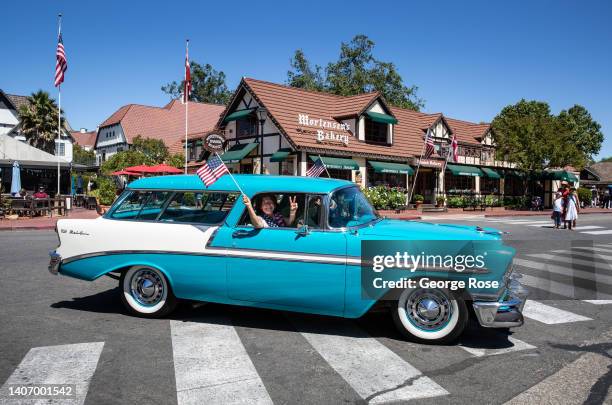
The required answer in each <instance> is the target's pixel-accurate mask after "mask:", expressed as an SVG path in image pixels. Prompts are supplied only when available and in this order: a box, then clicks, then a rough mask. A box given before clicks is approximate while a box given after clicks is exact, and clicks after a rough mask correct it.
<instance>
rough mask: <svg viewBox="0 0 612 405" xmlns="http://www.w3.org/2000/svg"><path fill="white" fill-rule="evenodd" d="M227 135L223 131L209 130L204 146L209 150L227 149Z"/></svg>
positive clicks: (205, 136) (221, 150) (217, 151)
mask: <svg viewBox="0 0 612 405" xmlns="http://www.w3.org/2000/svg"><path fill="white" fill-rule="evenodd" d="M225 143H226V140H225V136H223V134H222V133H221V132H217V131H214V132H209V133H208V134H206V135H204V139H203V142H202V146H203V147H204V149H206V150H207V151H209V152H213V153H215V152H216V153H219V152H223V151H224V150H225Z"/></svg>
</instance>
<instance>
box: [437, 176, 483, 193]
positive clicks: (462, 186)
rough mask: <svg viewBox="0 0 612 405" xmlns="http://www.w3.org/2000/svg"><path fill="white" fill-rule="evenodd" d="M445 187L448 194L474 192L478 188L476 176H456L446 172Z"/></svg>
mask: <svg viewBox="0 0 612 405" xmlns="http://www.w3.org/2000/svg"><path fill="white" fill-rule="evenodd" d="M444 189H445V190H446V192H447V193H448V194H473V193H474V191H475V189H476V178H475V177H474V176H455V175H454V174H450V173H449V172H446V175H445V176H444Z"/></svg>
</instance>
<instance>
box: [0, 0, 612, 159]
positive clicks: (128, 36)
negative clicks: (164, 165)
mask: <svg viewBox="0 0 612 405" xmlns="http://www.w3.org/2000/svg"><path fill="white" fill-rule="evenodd" d="M418 3H419V4H417V2H415V1H405V2H399V1H398V2H396V3H394V2H374V3H373V2H371V1H370V2H361V1H350V2H339V1H338V2H333V1H308V2H287V1H283V2H263V1H262V2H252V1H250V2H244V3H240V2H238V1H232V2H218V1H217V2H210V3H209V2H196V1H192V2H168V1H146V2H145V1H125V0H124V1H101V2H88V1H42V0H41V1H31V2H8V3H6V4H3V6H2V14H3V15H4V16H10V18H4V19H3V23H2V24H1V25H0V33H1V34H2V38H3V45H2V48H3V52H2V54H3V58H2V59H3V60H2V63H1V64H0V73H1V75H0V88H2V89H3V90H5V91H6V92H8V93H16V94H29V93H31V92H33V91H35V90H38V89H44V90H48V91H50V92H51V94H52V95H53V96H57V92H56V90H55V89H54V88H53V84H52V82H53V79H52V77H53V70H54V64H55V56H54V53H55V45H56V35H57V27H56V16H57V13H58V12H62V13H63V14H64V25H63V34H64V44H65V46H66V51H67V54H68V63H69V69H68V72H67V74H66V75H67V76H66V82H65V84H64V85H63V86H62V107H63V109H64V110H65V111H66V113H67V115H68V119H69V121H70V123H71V124H72V126H73V127H75V128H79V127H86V128H89V129H93V128H95V127H96V125H98V124H99V123H100V122H102V121H103V120H104V119H105V118H106V117H108V116H109V115H110V114H111V113H113V112H114V111H115V110H116V109H117V108H118V107H120V106H121V105H124V104H128V103H140V104H148V105H163V104H165V103H166V102H167V101H168V96H167V95H165V94H164V93H162V92H161V90H160V87H161V85H162V84H165V83H167V82H169V81H172V80H175V79H179V78H180V77H182V74H183V71H182V69H183V58H184V40H185V38H190V39H191V45H190V55H191V58H192V59H193V60H196V61H198V62H201V63H202V62H205V63H206V62H207V63H211V64H212V65H213V66H214V67H215V68H216V69H219V70H223V71H224V72H225V73H226V75H227V78H228V86H229V87H230V88H232V89H233V88H235V86H236V85H237V84H238V82H239V81H240V78H241V77H242V76H248V77H253V78H258V79H262V80H269V81H273V82H278V83H282V82H284V81H285V80H286V76H287V70H288V68H289V60H290V58H291V56H292V55H293V52H294V50H295V49H297V48H301V49H303V50H304V52H305V53H306V55H307V57H308V58H309V59H310V60H311V61H312V62H313V63H318V64H322V65H325V64H326V63H327V62H328V61H330V60H333V59H335V58H337V56H338V52H339V46H340V42H341V41H349V40H350V39H351V38H352V37H353V36H354V35H356V34H360V33H363V34H366V35H368V36H369V37H370V38H371V39H372V40H374V41H375V42H376V48H375V56H376V57H377V58H379V59H381V60H386V61H392V62H394V63H395V64H396V65H397V68H398V70H399V72H400V73H401V74H402V76H403V78H404V80H405V81H406V83H407V84H416V85H417V86H419V93H418V94H419V96H420V97H421V98H423V99H424V100H425V108H424V111H426V112H438V111H441V112H443V113H444V114H446V115H448V116H450V117H454V118H459V119H465V120H469V121H476V122H480V121H490V120H491V119H492V118H493V117H494V116H495V115H496V114H497V113H498V112H499V110H500V109H501V108H502V107H503V106H505V105H507V104H511V103H514V102H516V101H518V100H519V99H520V98H526V99H536V100H542V101H547V102H548V103H549V104H550V106H551V109H552V111H553V112H554V113H557V112H559V111H560V110H561V109H564V108H569V107H570V106H572V105H573V104H582V105H584V106H585V107H586V108H587V109H588V110H589V111H590V112H591V114H592V115H593V117H594V118H595V119H596V120H597V121H598V122H599V123H600V124H602V127H603V131H604V134H606V141H604V144H603V147H602V151H601V153H600V156H612V74H611V73H612V24H610V19H611V18H612V2H609V1H605V0H600V1H571V2H570V1H552V0H541V1H512V2H508V1H504V2H502V1H467V0H465V1H448V2H418ZM425 3H427V4H425Z"/></svg>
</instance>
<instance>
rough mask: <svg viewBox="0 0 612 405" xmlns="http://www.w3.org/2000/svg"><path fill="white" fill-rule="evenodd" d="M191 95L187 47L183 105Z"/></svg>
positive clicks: (187, 50)
mask: <svg viewBox="0 0 612 405" xmlns="http://www.w3.org/2000/svg"><path fill="white" fill-rule="evenodd" d="M190 95H191V67H190V65H189V45H187V48H186V49H185V82H184V83H183V103H187V101H188V100H189V96H190Z"/></svg>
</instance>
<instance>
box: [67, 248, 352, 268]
mask: <svg viewBox="0 0 612 405" xmlns="http://www.w3.org/2000/svg"><path fill="white" fill-rule="evenodd" d="M122 254H168V255H188V256H226V257H240V258H245V259H261V260H275V261H288V262H306V263H323V264H340V265H347V264H353V265H360V264H361V258H360V257H353V256H349V257H346V256H340V255H317V254H313V253H279V252H271V251H263V250H247V249H225V248H220V249H206V251H205V252H182V251H164V250H113V251H101V252H93V253H86V254H82V255H76V256H72V257H69V258H66V259H64V260H63V261H62V264H68V263H71V262H74V261H77V260H82V259H88V258H91V257H98V256H111V255H122Z"/></svg>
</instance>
